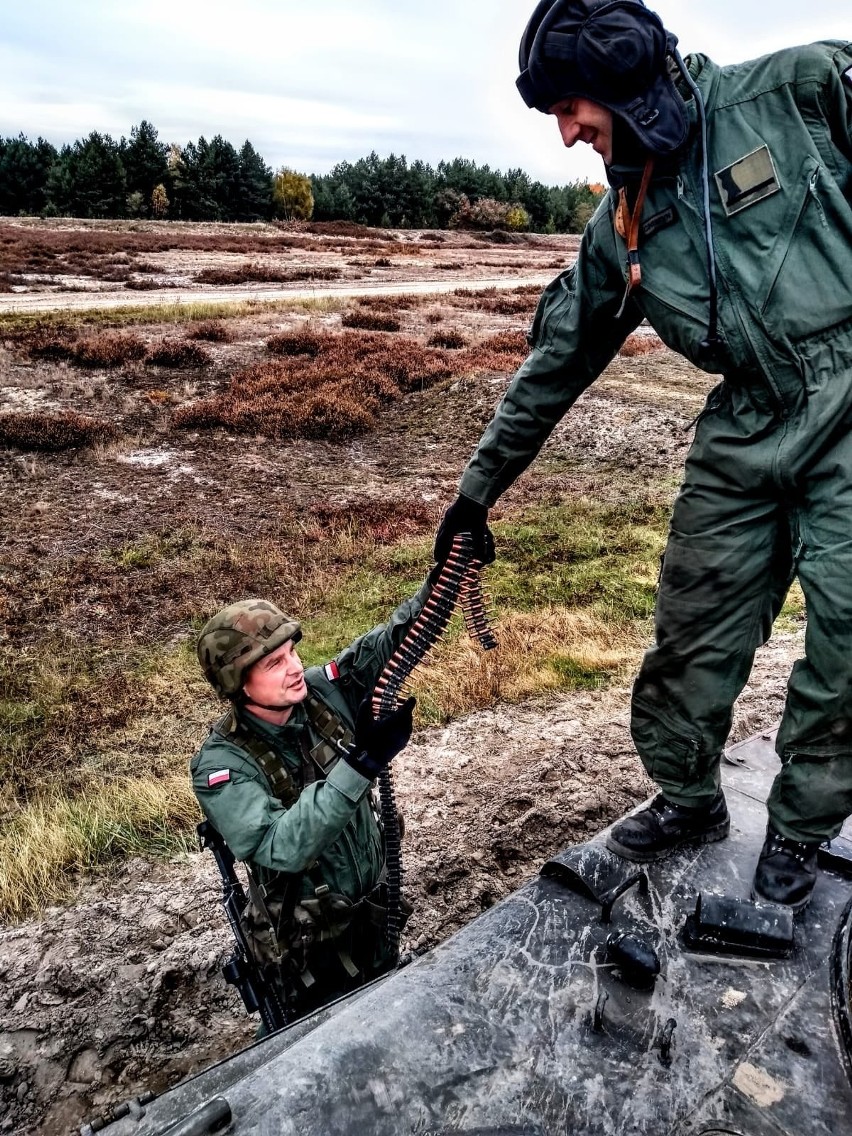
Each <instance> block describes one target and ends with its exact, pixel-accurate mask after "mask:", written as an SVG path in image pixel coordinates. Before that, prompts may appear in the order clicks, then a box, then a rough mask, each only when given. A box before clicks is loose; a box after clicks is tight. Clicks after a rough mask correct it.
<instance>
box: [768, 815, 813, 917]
mask: <svg viewBox="0 0 852 1136" xmlns="http://www.w3.org/2000/svg"><path fill="white" fill-rule="evenodd" d="M819 846H820V841H817V842H816V843H806V842H805V841H804V840H791V839H790V838H789V837H787V836H781V835H780V834H779V833H777V832H775V830H774V829H773V828H772V827H771V826H770V827H769V828H767V830H766V840H765V841H764V844H763V849H762V850H761V853H760V858H759V859H758V861H757V869H756V871H755V873H754V883H753V884H752V888H751V898H752V899H758V900H760V899H763V900H766V902H767V903H781V904H783V905H784V906H785V907H792V909H793V910H794V911H803V910H804V909H805V908H806V907H807V906H808V904H809V903H810V901H811V892H812V891H813V890H814V884H815V883H816V878H817V852H818V851H819Z"/></svg>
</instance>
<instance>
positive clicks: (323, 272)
mask: <svg viewBox="0 0 852 1136" xmlns="http://www.w3.org/2000/svg"><path fill="white" fill-rule="evenodd" d="M339 276H340V269H339V268H323V267H320V266H317V267H316V268H289V269H280V268H272V267H266V266H265V265H262V264H242V265H239V266H238V267H236V268H205V269H203V270H202V271H201V272H199V273H197V274H196V276H195V280H196V282H197V283H199V284H223V285H233V284H294V283H298V282H299V281H305V280H336V279H337V278H338V277H339Z"/></svg>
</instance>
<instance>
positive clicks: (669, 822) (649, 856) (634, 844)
mask: <svg viewBox="0 0 852 1136" xmlns="http://www.w3.org/2000/svg"><path fill="white" fill-rule="evenodd" d="M730 828H731V820H730V817H729V816H728V806H727V805H726V804H725V795H724V793H723V792H722V790H721V789H720V790H719V792H718V793H717V794H716V796H715V797H714V798H713V800H712V802H711V803H710V804H709V805H705V806H704V807H703V808H697V809H690V808H687V807H686V806H684V805H677V804H675V803H674V801H668V800H666V798H665V797H664V796H663V794H662V793H660V794H659V795H658V796H656V797H655V798H654V799H653V801H651V803H650V805H648V807H647V808H644V809H641V810H640V811H639V812H638V813H636V814H635V815H634V816H629V817H627V819H626V820H623V821H620V822H619V823H618V824H617V825H615V826H614V828H613V829H612V831H611V832H610V834H609V836H608V837H607V842H606V846H607V848H608V849H609V850H610V852H615V854H616V855H617V856H622V857H623V858H624V859H625V860H635V861H638V862H639V863H644V862H646V861H648V860H660V859H662V858H663V856H667V855H668V854H669V853H670V852H673V851H674V850H675V849H676V848H679V847H680V846H681V845H682V844H712V843H713V842H714V841H716V840H724V839H725V837H726V836H727V835H728V832H729V831H730Z"/></svg>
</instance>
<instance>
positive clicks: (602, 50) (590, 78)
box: [517, 0, 689, 157]
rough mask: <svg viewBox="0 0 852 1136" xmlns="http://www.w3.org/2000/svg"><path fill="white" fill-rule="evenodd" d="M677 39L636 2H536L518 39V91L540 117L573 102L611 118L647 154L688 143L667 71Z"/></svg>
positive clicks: (683, 117) (683, 116)
mask: <svg viewBox="0 0 852 1136" xmlns="http://www.w3.org/2000/svg"><path fill="white" fill-rule="evenodd" d="M676 47H677V36H675V35H673V34H672V33H671V32H669V31H666V29H665V28H664V27H663V24H662V21H661V20H660V17H659V16H658V15H656V13H654V12H651V11H649V9H648V8H646V7H645V5H644V4H643V3H642V2H641V0H540V3H539V4H538V6H537V7H536V9H535V11H534V12H533V15H532V18H531V19H530V22H529V23H528V24H527V27H526V30H525V31H524V34H523V38H522V39H521V48H520V53H519V65H520V71H521V74H520V76H519V78H518V80H517V85H518V90H519V91H520V92H521V96H522V97H523V100H524V102H525V103H526V104H527V106H528V107H534V108H535V109H536V110H540V111H542V112H544V113H547V112H548V111H549V110H550V108H551V107H552V106H553V105H554V104H555V103H558V102H561V101H562V100H563V99H567V98H571V97H579V98H586V99H591V101H592V102H595V103H598V104H599V105H601V106H604V107H606V108H607V109H608V110H610V111H612V113H613V114H615V115H617V116H618V117H619V119H621V121H623V122H624V123H625V124H626V125H627V127H628V128H629V129H630V130H631V131H632V133H633V134H634V135H635V137H636V138H638V140H639V142H640V143H641V145H642V146H643V147H644V148H645V149H646V150H648V151H650V153H652V154H655V155H658V156H660V157H663V156H665V155H667V154H672V153H674V152H675V151H677V150H679V149H680V147H681V146H682V145H683V144H684V142H685V141H686V139H687V135H688V132H689V118H688V116H687V111H686V106H685V104H684V101H683V99H682V98H681V97H680V95H679V94H678V92H677V90H676V88H675V85H674V82H673V81H672V78H671V76H670V75H669V72H668V66H667V58H668V56H670V55H671V56H674V58H675V59H676V61H678V63H679V57H678V56H677V54H676V50H675V49H676Z"/></svg>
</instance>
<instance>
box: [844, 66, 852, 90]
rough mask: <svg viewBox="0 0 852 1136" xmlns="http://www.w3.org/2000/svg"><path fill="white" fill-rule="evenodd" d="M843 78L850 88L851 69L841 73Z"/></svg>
mask: <svg viewBox="0 0 852 1136" xmlns="http://www.w3.org/2000/svg"><path fill="white" fill-rule="evenodd" d="M843 78H844V79H845V80H846V82H847V83H849V85H850V86H852V67H847V68H846V70H845V71H844V72H843Z"/></svg>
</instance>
